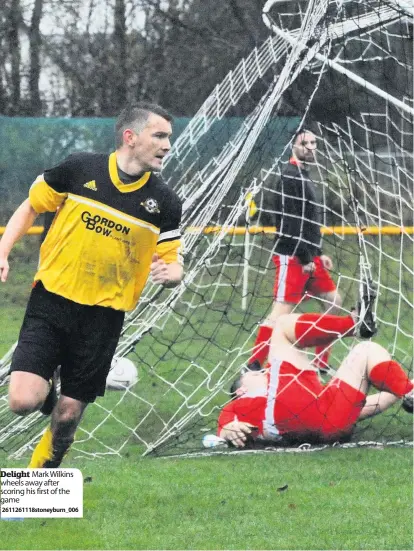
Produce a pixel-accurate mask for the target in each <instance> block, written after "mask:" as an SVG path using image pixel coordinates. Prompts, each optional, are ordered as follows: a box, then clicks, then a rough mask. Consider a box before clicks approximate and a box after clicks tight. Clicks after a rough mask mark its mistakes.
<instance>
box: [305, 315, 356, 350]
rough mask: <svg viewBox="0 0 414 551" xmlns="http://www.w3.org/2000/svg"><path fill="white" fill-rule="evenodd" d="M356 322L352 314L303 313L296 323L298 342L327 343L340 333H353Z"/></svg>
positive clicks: (312, 344) (310, 344)
mask: <svg viewBox="0 0 414 551" xmlns="http://www.w3.org/2000/svg"><path fill="white" fill-rule="evenodd" d="M354 327H355V322H354V320H353V319H352V317H351V316H345V317H344V316H332V315H330V314H302V315H301V316H300V317H299V318H298V320H297V322H296V325H295V337H296V340H297V344H299V346H302V347H303V348H305V347H306V346H318V345H327V344H330V343H331V342H333V341H334V340H335V339H336V338H337V337H338V336H339V335H344V336H345V335H348V336H350V335H352V330H353V328H354Z"/></svg>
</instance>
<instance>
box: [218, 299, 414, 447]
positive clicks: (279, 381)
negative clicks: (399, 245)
mask: <svg viewBox="0 0 414 551" xmlns="http://www.w3.org/2000/svg"><path fill="white" fill-rule="evenodd" d="M372 301H373V297H368V298H366V299H365V300H364V301H363V302H362V306H361V307H360V310H361V311H360V312H359V314H358V313H356V314H354V313H352V315H349V316H333V315H329V314H322V315H321V314H286V315H284V316H281V317H280V318H279V321H278V324H277V326H276V327H275V329H274V331H273V335H272V339H271V346H270V355H269V360H270V367H269V368H268V369H263V370H262V371H246V372H244V373H243V374H242V375H241V376H240V377H239V378H238V379H237V380H236V381H235V382H234V383H233V386H232V389H231V394H232V395H233V398H234V399H233V400H232V401H231V402H229V403H228V404H227V405H226V406H225V407H224V408H223V410H222V412H221V414H220V417H219V419H218V431H217V434H218V436H220V437H221V438H224V439H226V440H228V441H229V442H231V443H232V444H233V445H235V446H236V447H244V446H245V445H246V441H247V440H249V439H251V438H254V437H261V438H263V439H265V440H272V441H276V442H277V441H279V443H286V444H289V443H298V442H301V443H304V442H308V443H333V442H336V441H341V440H343V439H349V437H350V436H351V434H352V431H353V428H354V425H355V423H356V422H357V421H358V420H361V419H365V418H367V417H370V416H373V415H376V414H378V413H381V412H383V411H385V410H386V409H388V408H389V407H390V406H392V405H393V404H395V403H396V402H397V401H398V400H401V399H403V402H402V403H403V407H404V409H406V410H407V411H409V412H410V413H412V411H413V381H410V380H409V378H408V376H407V374H406V373H405V371H404V370H403V369H402V367H401V366H400V365H399V364H398V363H397V362H396V361H394V360H392V359H391V357H390V355H389V353H388V352H387V351H386V350H385V349H384V348H383V347H382V346H380V345H378V344H376V343H374V342H361V343H359V344H357V345H356V346H355V347H354V348H353V349H352V350H351V352H350V353H349V355H348V356H347V357H346V358H345V360H344V361H343V363H342V365H341V366H340V368H339V369H338V371H337V372H336V374H335V376H334V377H333V378H332V379H331V380H330V381H329V383H327V384H326V385H324V384H322V383H321V382H320V380H319V377H318V374H317V372H316V369H315V368H314V367H313V366H312V365H311V364H310V363H309V361H308V358H307V355H306V353H305V352H304V351H303V350H302V349H303V348H306V347H311V346H317V345H327V344H329V343H331V342H332V341H333V340H335V339H336V338H338V337H350V336H354V335H357V336H360V337H362V338H369V337H372V336H373V335H374V334H375V331H376V329H375V322H374V319H373V315H372ZM371 385H372V386H374V387H375V388H377V389H378V390H380V391H381V392H380V393H376V394H372V395H369V396H368V395H367V393H368V390H369V388H370V387H371Z"/></svg>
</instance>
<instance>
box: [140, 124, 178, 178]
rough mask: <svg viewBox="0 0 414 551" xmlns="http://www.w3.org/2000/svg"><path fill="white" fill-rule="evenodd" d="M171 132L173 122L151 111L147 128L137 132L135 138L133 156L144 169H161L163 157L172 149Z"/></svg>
mask: <svg viewBox="0 0 414 551" xmlns="http://www.w3.org/2000/svg"><path fill="white" fill-rule="evenodd" d="M171 134H172V128H171V123H170V122H168V121H167V120H165V119H163V118H162V117H160V116H159V115H155V114H154V113H150V115H149V117H148V120H147V124H146V126H145V128H144V129H143V130H141V132H139V134H136V133H135V134H134V140H133V156H134V158H135V159H136V161H137V162H138V163H139V164H140V165H141V167H142V170H155V171H159V170H161V167H162V162H163V159H164V157H165V156H166V155H167V153H168V152H169V151H170V149H171V144H170V137H171Z"/></svg>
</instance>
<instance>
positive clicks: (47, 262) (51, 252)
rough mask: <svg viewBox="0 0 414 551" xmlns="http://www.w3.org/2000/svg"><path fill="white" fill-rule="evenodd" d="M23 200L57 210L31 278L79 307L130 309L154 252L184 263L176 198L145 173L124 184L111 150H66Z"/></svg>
mask: <svg viewBox="0 0 414 551" xmlns="http://www.w3.org/2000/svg"><path fill="white" fill-rule="evenodd" d="M29 200H30V203H31V205H32V207H33V208H34V210H35V211H36V212H37V213H39V214H40V213H42V212H46V211H51V212H54V211H57V214H56V216H55V218H54V220H53V223H52V225H51V228H50V230H49V232H48V234H47V237H46V239H45V240H44V242H43V244H42V246H41V249H40V263H39V269H38V271H37V273H36V275H35V281H38V280H41V281H42V283H43V285H44V286H45V288H46V289H47V290H48V291H50V292H52V293H56V294H58V295H61V296H63V297H66V298H68V299H70V300H73V301H75V302H78V303H79V304H89V305H100V306H108V307H111V308H114V309H116V310H124V311H126V310H132V309H133V308H135V306H136V304H137V302H138V299H139V297H140V295H141V292H142V289H143V288H144V285H145V283H146V281H147V278H148V275H149V270H150V264H151V259H152V255H153V254H154V253H155V252H156V253H157V254H158V255H159V256H160V258H162V259H163V260H165V262H167V263H170V262H182V257H181V254H180V249H181V240H180V237H181V234H180V221H181V210H182V209H181V201H180V199H179V198H178V196H177V194H176V193H175V192H174V191H173V190H171V189H170V188H168V187H167V186H166V185H165V184H164V183H163V182H162V181H161V180H160V179H159V178H158V177H157V176H156V175H154V174H153V173H151V172H146V173H145V174H144V175H143V176H142V177H141V178H140V179H139V180H137V181H136V182H133V183H131V184H124V183H122V182H121V180H120V178H119V175H118V169H117V162H116V152H114V153H112V154H110V155H105V154H96V153H77V154H74V155H70V156H69V157H68V158H67V159H65V160H64V161H63V162H62V163H61V164H59V165H58V166H56V167H54V168H51V169H49V170H46V171H45V172H44V174H42V175H40V176H38V178H37V179H36V180H35V182H34V183H33V185H32V187H31V188H30V193H29Z"/></svg>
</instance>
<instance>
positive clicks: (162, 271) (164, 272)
mask: <svg viewBox="0 0 414 551" xmlns="http://www.w3.org/2000/svg"><path fill="white" fill-rule="evenodd" d="M150 274H151V279H152V281H153V283H161V284H163V283H167V282H168V281H170V273H169V270H168V265H167V264H166V263H165V261H164V260H162V259H161V258H160V257H159V256H158V255H157V254H155V253H154V254H153V255H152V260H151V266H150Z"/></svg>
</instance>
